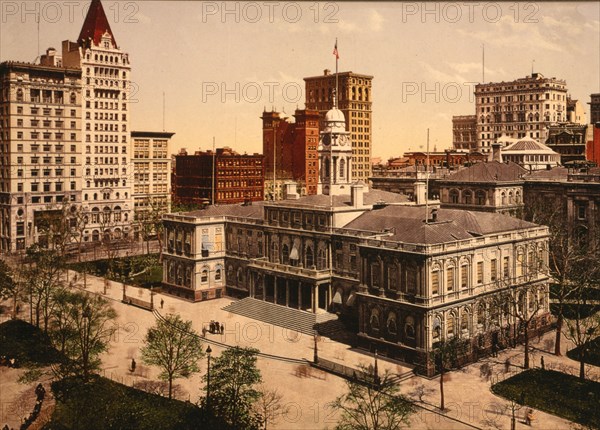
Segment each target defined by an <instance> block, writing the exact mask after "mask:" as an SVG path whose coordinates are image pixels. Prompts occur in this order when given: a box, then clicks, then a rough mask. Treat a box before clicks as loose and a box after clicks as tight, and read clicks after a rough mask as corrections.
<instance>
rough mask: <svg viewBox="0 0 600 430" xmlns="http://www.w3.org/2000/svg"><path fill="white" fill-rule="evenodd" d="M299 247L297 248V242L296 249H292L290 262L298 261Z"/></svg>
mask: <svg viewBox="0 0 600 430" xmlns="http://www.w3.org/2000/svg"><path fill="white" fill-rule="evenodd" d="M298 259H299V257H298V247H297V246H296V242H294V247H293V248H292V252H290V260H298Z"/></svg>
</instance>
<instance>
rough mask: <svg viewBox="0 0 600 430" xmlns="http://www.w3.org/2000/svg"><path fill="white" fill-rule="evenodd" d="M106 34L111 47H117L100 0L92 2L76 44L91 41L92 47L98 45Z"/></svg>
mask: <svg viewBox="0 0 600 430" xmlns="http://www.w3.org/2000/svg"><path fill="white" fill-rule="evenodd" d="M106 32H108V33H109V34H110V36H111V37H112V41H113V46H114V47H115V48H116V47H117V40H116V39H115V35H114V34H113V32H112V30H111V29H110V24H109V23H108V19H107V18H106V14H105V13H104V8H103V7H102V3H101V2H100V0H92V3H91V4H90V8H89V10H88V13H87V15H86V17H85V21H84V22H83V27H81V33H79V38H78V39H77V41H78V42H80V43H81V42H82V41H83V42H85V41H87V40H88V39H93V41H94V45H96V46H97V45H100V41H101V39H102V36H103V35H104V33H106Z"/></svg>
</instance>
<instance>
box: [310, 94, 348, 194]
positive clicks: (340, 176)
mask: <svg viewBox="0 0 600 430" xmlns="http://www.w3.org/2000/svg"><path fill="white" fill-rule="evenodd" d="M318 151H319V184H318V187H317V194H325V195H330V196H336V195H343V194H350V184H351V183H352V177H351V176H352V166H351V163H352V142H351V141H350V132H348V131H346V118H345V117H344V113H343V112H342V111H341V110H339V109H338V108H337V103H336V100H335V94H334V101H333V109H331V110H330V111H329V112H327V113H326V114H325V121H324V127H323V131H321V136H320V140H319V147H318Z"/></svg>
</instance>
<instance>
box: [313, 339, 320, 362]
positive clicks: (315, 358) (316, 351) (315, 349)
mask: <svg viewBox="0 0 600 430" xmlns="http://www.w3.org/2000/svg"><path fill="white" fill-rule="evenodd" d="M313 338H314V340H315V347H314V355H313V361H314V363H315V364H317V363H318V361H319V352H318V349H317V334H316V333H315V335H314V336H313Z"/></svg>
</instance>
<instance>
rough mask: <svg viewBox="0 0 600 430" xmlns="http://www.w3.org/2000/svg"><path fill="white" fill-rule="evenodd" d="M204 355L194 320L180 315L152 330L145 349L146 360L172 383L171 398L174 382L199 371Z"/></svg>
mask: <svg viewBox="0 0 600 430" xmlns="http://www.w3.org/2000/svg"><path fill="white" fill-rule="evenodd" d="M203 356H204V352H203V351H202V342H201V341H200V336H199V335H198V334H197V333H196V332H195V331H194V329H193V328H192V322H191V321H183V320H182V319H181V317H180V316H179V315H167V316H166V317H165V318H164V319H159V320H158V321H157V323H156V325H155V326H154V327H151V328H150V329H149V330H148V333H147V334H146V338H145V345H144V347H143V348H142V360H143V361H144V363H146V364H150V365H153V366H157V367H159V368H160V370H161V373H160V378H161V379H162V380H166V381H168V382H169V399H170V398H171V396H172V393H173V379H177V378H187V377H189V376H190V375H191V374H192V373H196V372H199V371H200V369H199V368H198V360H200V359H201V358H202V357H203Z"/></svg>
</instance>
